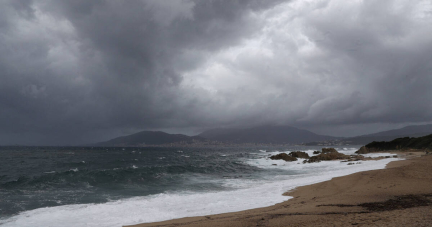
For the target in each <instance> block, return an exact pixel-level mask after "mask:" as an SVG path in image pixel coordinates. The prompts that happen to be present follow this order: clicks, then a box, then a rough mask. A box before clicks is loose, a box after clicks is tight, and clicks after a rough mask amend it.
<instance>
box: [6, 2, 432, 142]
mask: <svg viewBox="0 0 432 227" xmlns="http://www.w3.org/2000/svg"><path fill="white" fill-rule="evenodd" d="M0 4H1V5H0V80H1V83H0V143H1V144H13V143H20V144H79V143H86V142H94V141H100V140H104V139H109V138H111V137H114V136H119V135H124V134H128V133H133V132H136V131H139V130H145V129H164V130H171V131H175V132H190V131H191V130H197V131H198V130H200V129H205V128H211V127H220V126H224V127H230V126H236V127H238V126H239V127H243V126H254V125H259V124H289V125H295V126H299V127H306V128H311V129H315V130H316V131H320V132H321V133H332V130H334V129H335V128H338V129H339V130H337V133H339V134H344V135H345V134H346V133H347V132H348V131H353V130H354V129H360V128H361V129H363V131H362V133H364V132H365V131H367V130H365V128H366V127H369V128H370V127H372V128H373V127H376V125H379V124H384V125H387V126H388V127H391V126H392V125H393V126H395V125H404V124H408V123H421V122H430V121H432V106H431V105H430V99H431V98H432V90H431V89H430V87H431V85H432V76H431V74H432V64H431V60H432V58H431V57H430V56H431V55H430V53H431V51H432V37H431V34H432V28H431V26H430V23H429V21H430V19H431V13H430V12H431V9H432V6H431V4H430V3H428V1H418V2H417V3H416V4H413V3H412V2H409V1H403V0H400V1H379V2H372V1H363V2H362V1H356V2H350V1H342V0H333V1H327V0H323V1H282V0H281V1H258V0H249V1H247V0H238V1H228V0H227V1H225V0H213V1H188V0H177V1H157V0H148V1H122V2H121V1H96V0H95V1H26V0H21V1H3V2H2V3H0ZM369 130H370V129H369ZM372 131H373V130H372ZM354 134H355V133H354ZM359 134H361V133H359Z"/></svg>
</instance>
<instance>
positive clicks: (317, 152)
mask: <svg viewBox="0 0 432 227" xmlns="http://www.w3.org/2000/svg"><path fill="white" fill-rule="evenodd" d="M320 153H321V151H314V152H313V154H320Z"/></svg>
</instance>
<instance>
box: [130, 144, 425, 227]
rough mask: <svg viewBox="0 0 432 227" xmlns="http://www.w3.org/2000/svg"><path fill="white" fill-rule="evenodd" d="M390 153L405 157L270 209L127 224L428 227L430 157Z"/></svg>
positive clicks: (303, 191) (306, 190) (303, 190)
mask: <svg viewBox="0 0 432 227" xmlns="http://www.w3.org/2000/svg"><path fill="white" fill-rule="evenodd" d="M390 153H396V154H398V155H399V156H402V157H404V158H405V160H401V161H394V162H390V163H389V164H388V165H387V167H386V168H385V169H381V170H371V171H365V172H358V173H354V174H351V175H347V176H343V177H336V178H333V179H332V180H329V181H325V182H321V183H317V184H313V185H307V186H302V187H298V188H296V189H295V190H293V191H290V192H287V193H285V195H288V196H292V197H293V198H292V199H290V200H288V201H285V202H282V203H279V204H276V205H273V206H270V207H264V208H257V209H252V210H246V211H240V212H233V213H225V214H217V215H208V216H200V217H187V218H180V219H174V220H168V221H162V222H154V223H144V224H138V225H132V226H134V227H147V226H349V225H353V226H430V224H431V223H432V217H431V215H430V214H432V174H431V173H430V171H431V170H432V155H428V156H424V152H393V151H392V152H390ZM130 227H131V226H130Z"/></svg>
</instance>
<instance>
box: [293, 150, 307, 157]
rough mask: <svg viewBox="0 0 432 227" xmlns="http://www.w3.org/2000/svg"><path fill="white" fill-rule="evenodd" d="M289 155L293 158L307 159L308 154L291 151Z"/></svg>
mask: <svg viewBox="0 0 432 227" xmlns="http://www.w3.org/2000/svg"><path fill="white" fill-rule="evenodd" d="M289 155H290V156H292V157H295V158H309V154H308V153H306V152H303V151H293V152H290V153H289Z"/></svg>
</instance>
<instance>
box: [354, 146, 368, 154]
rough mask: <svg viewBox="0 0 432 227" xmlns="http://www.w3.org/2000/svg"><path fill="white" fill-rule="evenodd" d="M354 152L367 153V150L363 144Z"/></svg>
mask: <svg viewBox="0 0 432 227" xmlns="http://www.w3.org/2000/svg"><path fill="white" fill-rule="evenodd" d="M355 153H357V154H367V153H369V150H368V149H367V148H366V147H365V146H363V147H360V149H359V150H358V151H356V152H355Z"/></svg>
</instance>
